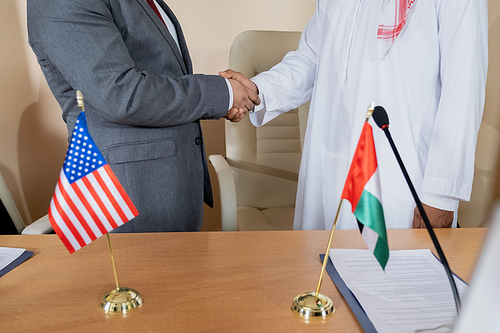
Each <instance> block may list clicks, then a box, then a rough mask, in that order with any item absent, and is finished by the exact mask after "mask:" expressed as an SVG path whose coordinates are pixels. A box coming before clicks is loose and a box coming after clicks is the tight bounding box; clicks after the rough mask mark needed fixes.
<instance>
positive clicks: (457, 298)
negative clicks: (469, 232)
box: [373, 106, 460, 315]
mask: <svg viewBox="0 0 500 333" xmlns="http://www.w3.org/2000/svg"><path fill="white" fill-rule="evenodd" d="M380 109H382V110H383V111H382V110H380ZM377 112H384V113H385V110H384V109H383V108H382V107H380V106H377V107H375V111H374V113H373V118H374V120H375V122H376V123H377V125H378V126H379V127H380V128H381V129H382V130H383V131H384V133H385V136H386V137H387V139H388V140H389V143H390V145H391V148H392V151H393V152H394V155H396V159H397V160H398V163H399V166H400V167H401V171H403V175H404V177H405V179H406V182H407V183H408V186H409V187H410V191H411V194H412V195H413V199H414V200H415V203H416V204H417V207H418V210H419V212H420V215H422V219H423V220H424V223H425V227H426V228H427V231H428V232H429V236H430V237H431V239H432V242H433V243H434V247H435V248H436V251H437V253H438V256H439V259H440V260H441V263H442V264H443V266H444V268H445V271H446V275H447V276H448V280H449V281H450V284H451V289H452V291H453V297H454V299H455V306H456V308H457V315H458V313H459V310H460V296H459V294H458V290H457V285H456V284H455V280H454V279H453V275H452V273H451V269H450V266H449V265H448V261H447V260H446V257H445V255H444V252H443V250H442V249H441V245H440V244H439V241H438V239H437V237H436V234H435V233H434V229H433V228H432V225H431V223H430V222H429V218H428V217H427V214H426V213H425V210H424V207H423V206H422V202H421V201H420V199H419V197H418V194H417V191H415V188H414V187H413V183H412V181H411V179H410V176H409V175H408V172H407V171H406V168H405V166H404V164H403V160H402V159H401V156H400V155H399V152H398V149H397V148H396V145H395V144H394V141H393V140H392V137H391V133H390V132H389V120H388V118H387V114H386V113H385V118H387V122H386V123H385V124H379V122H378V121H377V120H378V119H376V118H378V117H377V115H376V113H377Z"/></svg>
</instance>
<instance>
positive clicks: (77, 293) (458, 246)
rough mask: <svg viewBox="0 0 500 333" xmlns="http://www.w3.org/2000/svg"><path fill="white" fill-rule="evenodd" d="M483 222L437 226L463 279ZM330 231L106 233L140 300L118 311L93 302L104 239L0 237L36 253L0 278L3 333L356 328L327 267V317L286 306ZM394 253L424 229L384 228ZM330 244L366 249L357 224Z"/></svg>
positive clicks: (2, 242) (423, 240)
mask: <svg viewBox="0 0 500 333" xmlns="http://www.w3.org/2000/svg"><path fill="white" fill-rule="evenodd" d="M485 234H486V229H438V230H436V235H437V237H438V239H439V241H440V243H441V246H442V248H443V250H444V252H445V254H446V257H447V259H448V263H449V265H450V267H451V269H452V270H453V271H454V272H455V273H457V274H458V275H459V276H460V277H462V278H463V279H464V280H465V281H469V279H470V277H471V272H472V270H473V268H474V263H475V261H476V258H477V255H478V254H479V251H480V250H481V245H482V240H483V238H484V236H485ZM328 237H329V231H277V232H271V231H267V232H200V233H158V234H112V235H111V242H112V246H113V251H114V257H115V262H116V267H117V271H118V278H119V282H120V286H121V287H129V288H133V289H136V290H138V291H139V292H140V293H141V295H142V297H143V299H144V305H143V306H142V307H141V308H140V309H137V310H135V311H132V312H130V313H129V314H127V316H126V317H124V316H123V315H121V314H118V315H116V314H115V315H106V314H104V313H103V312H102V311H101V309H99V304H100V301H101V298H102V296H103V295H104V294H105V293H107V292H109V291H111V290H112V289H113V288H114V287H115V283H114V276H113V270H112V266H111V260H110V256H109V251H108V247H107V241H106V238H105V237H102V238H100V239H98V240H97V241H95V242H94V243H92V244H90V245H88V246H86V247H85V248H83V249H81V250H79V251H77V252H76V253H74V254H69V253H68V252H67V250H66V248H65V247H64V246H63V244H62V242H61V241H60V240H59V238H58V237H57V236H56V235H36V236H31V235H22V236H0V246H3V247H18V248H25V249H27V250H29V251H33V252H34V255H33V256H32V257H31V258H30V259H28V260H27V261H26V262H24V263H22V264H21V265H20V266H18V267H17V268H15V269H14V270H13V271H11V272H9V273H7V274H6V275H4V276H3V277H1V278H0V300H1V303H2V304H0V331H1V332H60V331H68V332H92V331H105V330H106V331H109V330H113V331H123V332H132V331H133V332H163V331H165V332H166V331H169V332H306V331H307V332H362V329H361V326H360V325H359V324H358V322H357V320H356V318H355V317H354V315H353V313H352V312H351V310H350V308H349V307H348V306H347V303H346V302H345V301H344V300H343V298H342V296H341V295H340V293H339V292H338V290H337V289H336V287H335V285H334V284H333V283H332V281H331V279H330V277H329V276H328V275H327V274H325V278H324V281H323V284H322V287H321V293H323V294H325V295H327V296H329V297H330V298H331V299H332V300H333V302H334V305H335V307H336V312H335V314H334V315H333V316H331V317H329V318H327V319H325V320H323V319H317V318H313V319H310V320H309V321H305V320H304V319H303V318H300V317H299V316H297V315H296V314H294V313H293V312H292V311H291V310H290V306H291V304H292V301H293V299H294V297H295V296H297V295H298V294H301V293H303V292H309V291H314V290H315V289H316V284H317V282H318V278H319V273H320V270H321V264H320V261H319V254H320V253H324V252H325V247H326V244H327V241H328ZM388 238H389V246H390V249H391V250H401V249H419V248H430V249H431V250H433V252H435V251H434V248H433V246H432V242H431V241H430V238H429V236H428V234H427V231H426V230H423V229H420V230H388ZM332 248H366V246H365V244H364V242H363V240H362V238H361V236H360V235H359V231H357V230H339V231H336V233H335V237H334V240H333V243H332Z"/></svg>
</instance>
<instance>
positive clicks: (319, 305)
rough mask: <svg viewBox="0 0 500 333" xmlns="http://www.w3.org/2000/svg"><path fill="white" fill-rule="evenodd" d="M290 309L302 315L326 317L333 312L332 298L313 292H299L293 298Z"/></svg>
mask: <svg viewBox="0 0 500 333" xmlns="http://www.w3.org/2000/svg"><path fill="white" fill-rule="evenodd" d="M292 311H293V312H295V313H298V314H299V315H300V316H303V317H306V318H308V317H320V316H321V317H323V318H324V317H326V316H329V315H331V314H333V313H334V312H335V307H334V306H333V302H332V300H331V299H330V298H329V297H327V296H325V295H322V294H316V293H315V292H310V293H304V294H300V295H298V296H297V297H295V299H294V300H293V304H292Z"/></svg>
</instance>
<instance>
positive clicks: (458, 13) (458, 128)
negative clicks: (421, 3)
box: [422, 0, 488, 200]
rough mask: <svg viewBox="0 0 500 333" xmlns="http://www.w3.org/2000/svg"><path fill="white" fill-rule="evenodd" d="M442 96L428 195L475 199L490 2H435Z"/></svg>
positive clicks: (431, 150) (429, 165) (427, 175)
mask: <svg viewBox="0 0 500 333" xmlns="http://www.w3.org/2000/svg"><path fill="white" fill-rule="evenodd" d="M435 1H436V9H437V14H438V24H439V43H440V54H441V65H440V66H441V67H440V81H441V92H440V93H441V94H440V100H439V107H438V111H437V114H436V120H435V124H434V128H433V132H432V140H431V144H430V147H429V155H428V159H427V165H426V169H425V175H424V179H423V184H422V192H424V193H430V194H437V195H443V196H448V197H451V198H455V199H459V200H469V199H470V193H471V191H472V180H473V174H474V157H475V150H476V141H477V134H478V131H479V126H480V125H481V118H482V114H483V107H484V99H485V87H486V75H487V67H488V8H487V0H454V1H449V0H435Z"/></svg>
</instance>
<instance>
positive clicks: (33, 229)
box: [21, 215, 54, 235]
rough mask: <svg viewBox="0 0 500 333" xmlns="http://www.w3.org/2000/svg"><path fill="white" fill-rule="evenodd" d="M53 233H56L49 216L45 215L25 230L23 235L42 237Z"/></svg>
mask: <svg viewBox="0 0 500 333" xmlns="http://www.w3.org/2000/svg"><path fill="white" fill-rule="evenodd" d="M52 231H54V229H52V226H51V225H50V221H49V216H48V215H45V216H43V217H41V218H39V219H38V220H36V221H35V222H33V223H31V224H30V225H28V226H27V227H26V228H24V229H23V231H22V232H21V234H22V235H41V234H48V233H51V232H52Z"/></svg>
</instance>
